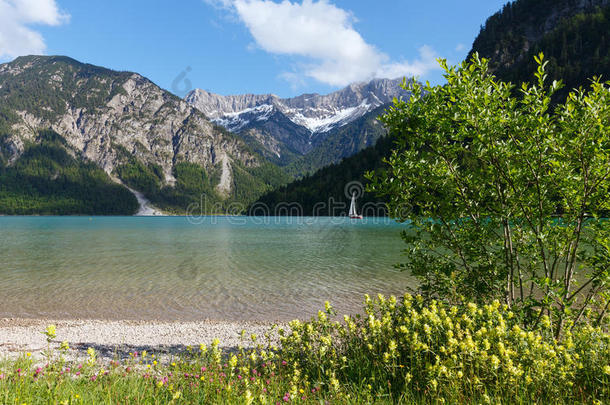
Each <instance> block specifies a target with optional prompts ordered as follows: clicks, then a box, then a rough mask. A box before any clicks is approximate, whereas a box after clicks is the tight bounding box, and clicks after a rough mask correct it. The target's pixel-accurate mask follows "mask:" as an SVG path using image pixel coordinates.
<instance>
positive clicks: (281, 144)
mask: <svg viewBox="0 0 610 405" xmlns="http://www.w3.org/2000/svg"><path fill="white" fill-rule="evenodd" d="M401 83H402V80H389V79H375V80H373V81H371V82H368V83H356V84H351V85H349V86H348V87H346V88H344V89H342V90H339V91H336V92H334V93H331V94H328V95H319V94H303V95H301V96H298V97H294V98H285V99H282V98H279V97H278V96H275V95H272V94H266V95H253V94H245V95H236V96H221V95H218V94H213V93H209V92H207V91H205V90H201V89H196V90H193V91H191V92H190V93H189V94H187V96H186V97H185V100H186V101H187V102H188V103H189V104H191V105H193V106H194V107H196V108H197V109H199V110H200V111H201V112H203V113H204V114H205V115H206V116H208V117H209V118H210V119H212V121H214V122H216V123H217V124H219V125H222V126H224V127H225V128H227V129H228V130H230V131H234V132H237V133H239V134H241V135H242V136H243V137H244V138H245V139H246V141H247V142H248V143H249V144H250V145H251V146H252V147H253V148H254V149H255V150H257V151H258V152H260V153H261V154H263V155H264V156H266V157H268V158H270V160H272V161H275V162H276V163H279V164H284V165H285V164H288V163H290V162H292V161H294V160H295V159H297V158H298V157H299V156H302V155H306V154H307V153H309V152H310V151H311V150H312V149H314V148H315V146H316V145H318V144H320V143H321V142H322V141H323V140H324V139H326V138H327V136H328V135H329V134H330V133H331V131H333V130H334V129H337V128H340V127H342V126H344V125H347V124H349V123H351V122H353V121H354V120H356V119H358V118H360V117H362V116H363V115H365V114H367V113H369V112H370V111H372V110H374V109H376V108H378V107H379V106H382V105H385V104H388V103H390V102H391V101H392V100H393V99H394V97H397V98H400V97H403V98H408V97H409V94H408V93H407V92H406V91H405V90H403V89H402V88H401V87H400V84H401ZM274 156H275V158H274Z"/></svg>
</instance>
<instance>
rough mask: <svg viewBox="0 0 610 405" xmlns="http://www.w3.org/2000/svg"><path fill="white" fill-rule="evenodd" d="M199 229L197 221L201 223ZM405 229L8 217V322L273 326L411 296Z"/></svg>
mask: <svg viewBox="0 0 610 405" xmlns="http://www.w3.org/2000/svg"><path fill="white" fill-rule="evenodd" d="M195 222H197V223H195ZM401 229H403V225H400V224H397V223H395V222H393V221H391V220H388V219H383V218H377V219H369V218H365V219H364V220H362V221H355V220H349V219H347V218H304V219H300V220H297V219H295V218H247V217H203V218H199V219H198V220H197V221H192V220H189V219H187V218H185V217H92V218H89V217H0V249H1V250H0V317H35V318H40V317H43V318H55V319H57V318H61V319H72V318H98V319H143V320H150V319H160V320H167V319H175V320H202V319H214V320H262V321H276V320H278V321H285V320H289V319H293V318H295V317H299V318H303V317H309V316H311V315H312V314H314V313H316V312H317V310H318V309H320V308H323V307H324V301H325V300H330V301H331V302H332V303H333V305H334V306H335V308H336V309H337V310H338V312H340V313H352V312H356V311H358V310H359V309H360V307H361V302H362V299H363V295H364V294H365V293H369V294H377V293H379V292H381V293H384V294H391V293H393V294H402V293H403V292H404V291H405V290H406V288H407V287H408V286H412V285H414V281H413V280H412V278H410V277H409V276H408V275H407V274H405V273H402V272H400V271H398V270H396V269H394V268H393V265H394V264H396V263H398V262H400V261H401V259H402V257H401V249H402V248H403V243H402V241H401V239H400V236H399V233H400V230H401Z"/></svg>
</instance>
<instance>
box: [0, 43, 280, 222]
mask: <svg viewBox="0 0 610 405" xmlns="http://www.w3.org/2000/svg"><path fill="white" fill-rule="evenodd" d="M40 130H52V131H54V132H56V133H57V134H59V135H60V136H61V137H63V139H65V140H66V142H67V146H69V149H70V150H73V151H75V152H74V153H75V154H77V155H78V156H76V157H77V158H78V159H81V160H83V161H90V162H93V163H95V164H96V165H98V166H99V167H101V168H102V169H103V170H104V171H105V172H106V173H107V174H108V175H109V176H110V177H111V178H113V177H118V178H120V180H121V181H123V182H125V184H126V185H127V186H129V187H132V188H134V189H136V190H138V191H144V193H145V194H146V193H149V194H150V193H153V194H155V195H152V196H151V195H147V197H148V198H149V199H151V200H156V201H155V202H156V203H160V204H166V203H167V202H168V198H167V196H168V195H170V194H172V193H173V192H174V191H175V189H174V186H176V185H180V184H182V185H184V184H187V183H188V182H187V183H184V182H181V181H180V179H178V178H177V176H176V174H177V173H178V172H179V171H178V170H177V168H178V166H179V165H183V166H184V165H185V164H186V165H195V166H197V167H200V168H201V170H199V169H197V170H196V172H197V173H199V174H198V175H201V176H203V177H202V182H203V183H205V184H207V185H208V187H207V188H206V189H205V190H203V189H201V188H200V187H199V188H197V187H195V188H193V189H190V190H186V189H183V190H182V191H183V192H184V193H183V194H181V195H182V197H184V198H182V199H180V201H179V202H178V200H172V201H174V204H180V206H178V207H176V206H172V205H171V204H170V205H168V206H167V207H166V208H167V209H171V210H172V211H173V210H178V211H183V210H185V209H186V208H187V207H186V205H188V201H190V200H191V199H192V200H199V199H200V195H199V194H197V195H195V194H196V193H201V192H203V191H205V192H206V193H207V194H208V195H209V196H210V198H212V199H213V200H214V201H224V200H231V199H234V198H237V197H236V196H237V195H238V194H239V195H241V196H243V195H245V194H247V193H244V192H243V190H242V189H243V182H244V181H245V182H246V183H249V184H251V186H252V187H251V188H252V197H251V198H255V194H257V193H258V192H263V191H264V190H266V189H268V188H269V187H271V185H272V184H276V182H277V181H280V182H281V180H274V179H271V178H269V177H268V176H267V177H266V176H263V177H259V178H255V177H256V176H255V175H253V174H252V173H254V172H266V171H267V169H264V170H261V167H263V166H264V167H267V166H268V163H267V162H266V161H265V160H264V159H263V158H261V157H260V156H259V155H258V154H256V153H255V152H253V151H252V150H251V148H250V147H249V146H248V145H247V144H246V143H245V142H244V141H243V140H242V139H241V138H239V137H238V136H236V135H235V134H232V133H230V132H228V131H226V130H225V129H224V128H221V127H219V126H217V125H215V124H214V123H212V122H210V121H209V120H208V119H207V118H206V117H205V115H204V114H203V113H201V112H200V111H199V110H197V109H195V108H193V107H192V106H190V105H189V104H188V103H186V102H185V101H183V100H182V99H180V98H179V97H177V96H175V95H173V94H171V93H169V92H168V91H165V90H163V89H161V88H160V87H159V86H157V85H156V84H154V83H153V82H152V81H150V80H149V79H147V78H145V77H143V76H142V75H140V74H138V73H135V72H119V71H114V70H111V69H107V68H103V67H99V66H94V65H90V64H85V63H81V62H79V61H77V60H75V59H72V58H69V57H65V56H38V55H31V56H23V57H19V58H17V59H15V60H14V61H11V62H8V63H4V64H1V65H0V137H1V138H2V144H3V159H2V160H3V161H5V164H7V165H12V164H14V163H15V162H16V161H17V160H18V159H19V157H20V156H21V155H22V154H23V153H24V151H25V150H26V148H27V147H28V145H30V144H33V143H36V142H37V139H38V132H39V131H40ZM125 166H127V167H129V168H130V169H129V170H121V168H124V167H125ZM185 167H186V166H185ZM189 167H190V166H189ZM268 169H269V170H270V171H271V172H272V171H273V169H272V168H268ZM191 172H192V171H191ZM191 172H189V171H188V170H186V171H182V173H191ZM121 173H124V174H125V173H128V174H129V175H130V177H129V179H127V180H126V178H122V177H121ZM214 173H217V175H216V174H214ZM191 174H192V173H191ZM142 176H144V177H146V178H147V179H148V180H147V181H144V182H135V183H131V184H130V183H129V180H133V181H135V180H134V179H138V178H139V179H140V180H141V178H142ZM280 177H281V175H280V176H278V178H280ZM240 182H241V183H240ZM141 184H148V185H150V184H154V185H155V187H153V188H151V189H148V190H141V189H138V186H140V185H141ZM188 184H190V185H193V184H194V183H192V182H190V183H188ZM238 188H239V191H238ZM161 190H165V191H164V192H163V193H161ZM190 193H193V195H190ZM151 197H152V198H151ZM155 197H157V198H155Z"/></svg>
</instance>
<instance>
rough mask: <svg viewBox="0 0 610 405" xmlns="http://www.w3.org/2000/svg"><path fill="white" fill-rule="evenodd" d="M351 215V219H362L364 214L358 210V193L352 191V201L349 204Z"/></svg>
mask: <svg viewBox="0 0 610 405" xmlns="http://www.w3.org/2000/svg"><path fill="white" fill-rule="evenodd" d="M349 217H350V218H351V219H362V215H358V213H357V212H356V193H352V203H351V204H350V206H349Z"/></svg>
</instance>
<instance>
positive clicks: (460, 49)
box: [455, 43, 466, 52]
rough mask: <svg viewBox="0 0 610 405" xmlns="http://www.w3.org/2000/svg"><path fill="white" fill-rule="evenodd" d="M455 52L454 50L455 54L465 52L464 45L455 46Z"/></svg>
mask: <svg viewBox="0 0 610 405" xmlns="http://www.w3.org/2000/svg"><path fill="white" fill-rule="evenodd" d="M455 50H456V51H457V52H462V51H464V50H466V45H464V44H462V43H460V44H457V45H456V47H455Z"/></svg>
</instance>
